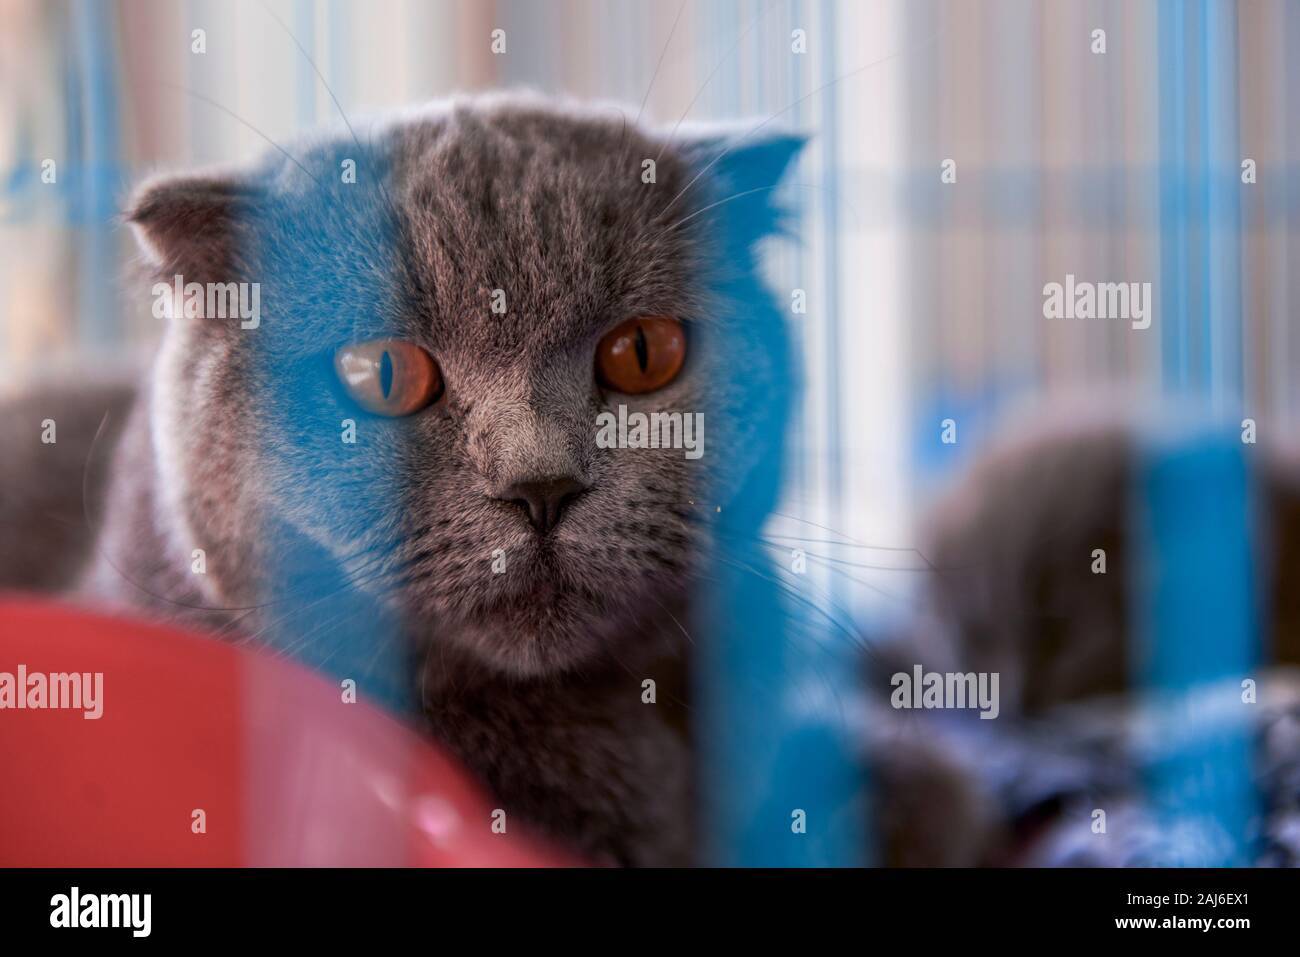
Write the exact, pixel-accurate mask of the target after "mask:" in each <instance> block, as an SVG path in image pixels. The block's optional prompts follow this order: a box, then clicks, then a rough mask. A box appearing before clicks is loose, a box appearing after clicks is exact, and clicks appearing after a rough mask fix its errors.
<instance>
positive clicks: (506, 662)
mask: <svg viewBox="0 0 1300 957" xmlns="http://www.w3.org/2000/svg"><path fill="white" fill-rule="evenodd" d="M554 597H555V596H552V598H551V599H548V600H542V599H540V598H538V599H535V600H533V601H530V602H520V603H518V604H512V605H509V606H504V607H503V606H496V607H494V608H492V609H491V610H485V611H481V612H479V613H477V614H474V615H472V616H467V617H466V618H464V619H462V620H461V621H459V622H450V621H447V620H446V619H445V618H443V619H441V620H440V621H439V623H438V625H437V626H436V627H435V628H434V629H433V636H434V640H435V641H447V642H449V643H451V644H453V645H455V646H456V648H457V649H458V650H460V651H461V652H464V653H467V654H468V655H470V656H471V657H473V658H474V659H476V660H477V661H478V662H479V663H480V664H483V665H486V666H487V667H489V668H490V669H492V670H493V671H495V672H498V673H500V674H503V675H510V676H513V677H519V678H536V677H541V676H545V675H554V674H560V673H562V672H565V671H569V670H572V669H573V668H576V667H579V666H582V665H584V664H586V663H588V662H590V661H591V660H593V659H594V658H596V657H598V656H599V654H600V652H601V650H602V648H604V647H605V646H606V644H607V641H606V637H607V634H606V633H607V632H608V630H609V623H608V621H607V620H606V619H605V617H604V616H598V615H596V614H594V613H586V612H584V611H582V610H581V609H575V608H573V607H571V606H570V605H569V603H568V602H565V601H563V600H560V601H558V602H557V601H555V600H554Z"/></svg>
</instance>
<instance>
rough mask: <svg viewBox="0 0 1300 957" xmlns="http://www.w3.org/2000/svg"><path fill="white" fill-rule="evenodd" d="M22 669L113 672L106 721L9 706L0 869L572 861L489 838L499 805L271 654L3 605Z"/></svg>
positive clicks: (11, 651)
mask: <svg viewBox="0 0 1300 957" xmlns="http://www.w3.org/2000/svg"><path fill="white" fill-rule="evenodd" d="M19 665H25V666H26V672H27V673H28V674H29V675H30V674H33V673H41V674H46V675H48V674H51V673H68V672H77V673H90V674H94V673H96V672H99V673H102V675H103V679H102V708H103V714H102V716H101V717H100V718H98V719H87V718H86V717H84V712H83V711H82V710H52V709H48V708H45V709H35V710H34V709H26V708H24V709H17V708H11V707H5V708H3V709H0V768H3V769H4V771H3V773H4V779H5V782H6V783H5V786H4V787H2V788H0V865H5V866H65V865H66V866H191V865H205V866H318V865H319V866H403V865H413V866H557V865H565V864H570V863H573V862H572V861H570V860H567V859H565V858H564V857H563V856H562V855H560V854H557V853H555V852H553V851H551V850H549V849H547V848H545V847H543V846H542V844H541V843H539V842H537V841H535V840H533V839H531V838H529V837H528V836H527V835H525V834H522V833H519V832H518V827H517V825H516V824H515V823H514V822H512V821H510V820H509V818H508V816H507V818H506V833H504V834H498V833H494V832H493V828H492V824H493V810H494V808H493V806H492V804H491V803H490V802H489V801H488V800H487V798H486V797H485V795H484V794H483V792H482V791H481V790H480V788H479V787H478V786H477V784H475V783H474V782H473V781H472V780H471V779H470V778H469V777H468V776H467V775H466V774H465V773H464V771H462V770H461V769H460V768H459V767H458V766H457V765H456V763H455V762H454V761H453V760H451V759H450V758H448V757H447V756H445V755H444V754H442V753H440V752H439V751H438V750H437V749H436V748H435V747H434V746H433V745H432V744H431V743H430V742H428V741H426V740H424V739H423V738H421V737H420V736H419V735H417V734H416V733H414V732H413V731H412V730H410V729H409V728H407V727H405V726H404V725H402V724H401V723H399V722H398V721H396V720H394V719H393V718H391V717H389V716H388V715H387V714H385V713H384V712H382V711H380V710H378V709H376V708H374V707H372V706H370V705H367V704H365V703H364V702H358V703H355V704H347V703H344V702H343V700H342V699H343V695H342V693H341V690H340V689H339V688H338V687H337V686H336V685H334V684H331V683H329V682H327V681H326V680H324V679H323V678H321V677H320V676H318V675H316V674H313V673H311V672H308V671H306V670H304V669H302V668H301V667H298V666H296V665H294V664H291V663H289V662H286V661H283V660H280V659H278V658H272V657H270V656H268V655H267V654H265V653H261V652H257V651H253V650H249V649H247V648H241V647H238V646H236V645H232V644H228V643H225V642H221V641H218V640H215V639H212V638H207V637H203V636H200V635H196V634H192V633H187V632H184V631H180V630H177V629H174V628H169V627H163V626H160V625H155V624H150V623H146V622H142V621H133V620H128V619H123V618H112V617H107V616H103V615H96V614H90V613H87V612H83V611H79V610H73V609H69V608H66V607H61V606H56V605H52V604H44V603H38V602H35V601H30V600H26V599H16V600H8V601H0V673H7V674H10V675H16V674H17V671H18V666H19ZM20 690H21V689H20ZM199 811H201V812H202V816H201V818H202V820H203V823H204V826H205V830H204V831H203V832H201V833H196V831H197V825H196V821H198V820H199V819H200V815H198V814H197V813H196V812H199Z"/></svg>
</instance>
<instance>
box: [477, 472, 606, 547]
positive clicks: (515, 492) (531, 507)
mask: <svg viewBox="0 0 1300 957" xmlns="http://www.w3.org/2000/svg"><path fill="white" fill-rule="evenodd" d="M586 489H587V486H585V485H583V484H582V483H581V482H579V481H578V480H577V479H574V478H570V477H569V476H560V477H557V478H544V479H535V480H530V481H527V482H516V483H514V484H513V485H511V486H510V487H509V488H507V489H505V490H503V491H502V492H501V494H500V495H498V496H497V498H499V499H502V500H503V501H506V502H511V503H513V504H515V505H518V506H519V507H520V508H522V509H523V510H524V511H525V512H527V513H528V520H529V521H530V522H532V523H533V528H535V529H537V531H538V532H540V533H541V534H543V535H545V534H546V533H547V532H549V531H550V530H551V529H553V528H554V527H555V526H556V525H557V524H559V521H560V515H561V513H562V512H563V511H564V506H565V505H567V504H568V502H569V500H570V499H572V498H573V497H574V496H575V495H577V494H579V493H580V492H585V491H586Z"/></svg>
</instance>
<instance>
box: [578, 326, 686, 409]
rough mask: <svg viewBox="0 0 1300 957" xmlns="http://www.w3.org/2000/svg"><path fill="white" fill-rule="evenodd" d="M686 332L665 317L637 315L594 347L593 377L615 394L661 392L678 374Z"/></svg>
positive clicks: (684, 354)
mask: <svg viewBox="0 0 1300 957" xmlns="http://www.w3.org/2000/svg"><path fill="white" fill-rule="evenodd" d="M685 360H686V330H685V329H684V328H682V324H681V323H680V322H678V321H677V320H676V319H672V318H669V317H668V316H641V317H639V318H637V319H629V320H628V321H627V322H624V323H622V324H621V325H619V326H618V327H617V328H615V329H613V330H612V331H611V332H610V333H609V334H608V335H606V336H605V338H604V339H601V340H600V345H598V346H597V347H596V376H597V378H599V379H600V383H601V385H603V386H606V387H608V388H610V389H614V390H615V391H617V392H626V393H628V394H629V395H637V394H639V393H642V392H653V391H654V390H655V389H662V388H663V387H664V386H666V385H667V384H668V383H670V382H672V381H673V379H676V378H677V374H678V373H679V372H681V371H682V363H683V362H684V361H685Z"/></svg>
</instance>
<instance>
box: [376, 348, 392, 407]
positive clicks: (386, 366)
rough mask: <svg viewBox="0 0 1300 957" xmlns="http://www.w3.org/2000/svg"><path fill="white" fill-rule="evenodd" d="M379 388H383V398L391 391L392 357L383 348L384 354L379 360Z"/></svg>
mask: <svg viewBox="0 0 1300 957" xmlns="http://www.w3.org/2000/svg"><path fill="white" fill-rule="evenodd" d="M379 388H380V389H382V390H383V393H384V398H385V399H387V398H388V397H389V395H390V394H391V393H392V391H393V357H392V356H390V355H389V354H388V350H387V349H385V350H384V356H383V358H382V359H380V360H379Z"/></svg>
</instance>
